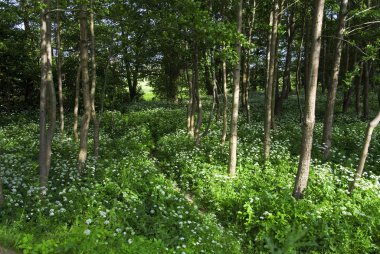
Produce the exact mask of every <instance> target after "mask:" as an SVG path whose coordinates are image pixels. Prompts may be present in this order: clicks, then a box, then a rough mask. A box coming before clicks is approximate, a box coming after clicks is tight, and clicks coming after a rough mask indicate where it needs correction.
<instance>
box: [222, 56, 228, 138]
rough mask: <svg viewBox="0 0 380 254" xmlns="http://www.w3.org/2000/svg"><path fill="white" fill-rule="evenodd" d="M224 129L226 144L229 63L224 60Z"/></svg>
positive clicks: (223, 135)
mask: <svg viewBox="0 0 380 254" xmlns="http://www.w3.org/2000/svg"><path fill="white" fill-rule="evenodd" d="M222 65H223V131H222V138H221V141H220V144H221V145H224V143H225V142H226V137H227V64H226V61H225V60H223V64H222Z"/></svg>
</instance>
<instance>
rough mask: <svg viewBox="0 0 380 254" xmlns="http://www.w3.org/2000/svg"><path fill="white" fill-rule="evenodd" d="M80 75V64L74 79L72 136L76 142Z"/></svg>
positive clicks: (77, 137)
mask: <svg viewBox="0 0 380 254" xmlns="http://www.w3.org/2000/svg"><path fill="white" fill-rule="evenodd" d="M80 73H81V68H80V64H79V65H78V68H77V74H76V78H75V99H74V125H73V134H74V139H75V141H78V139H79V136H78V110H79V90H80Z"/></svg>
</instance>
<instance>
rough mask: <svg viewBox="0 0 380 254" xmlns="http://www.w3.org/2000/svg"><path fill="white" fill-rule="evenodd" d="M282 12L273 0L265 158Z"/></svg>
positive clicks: (265, 120) (267, 154)
mask: <svg viewBox="0 0 380 254" xmlns="http://www.w3.org/2000/svg"><path fill="white" fill-rule="evenodd" d="M279 13H280V3H279V0H274V1H273V11H272V13H271V16H270V19H271V21H270V23H271V28H272V29H271V32H270V36H269V43H268V53H267V54H268V58H267V59H268V67H267V83H266V87H265V118H264V159H265V160H268V159H269V155H270V142H271V136H270V134H271V125H272V121H273V120H272V116H273V115H272V107H273V106H272V104H273V103H274V101H273V89H275V88H274V84H275V83H276V80H275V72H276V70H275V66H276V63H275V61H276V48H277V46H276V45H277V42H278V41H277V36H278V22H279V19H278V15H279Z"/></svg>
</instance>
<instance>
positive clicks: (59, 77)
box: [56, 1, 65, 134]
mask: <svg viewBox="0 0 380 254" xmlns="http://www.w3.org/2000/svg"><path fill="white" fill-rule="evenodd" d="M58 3H59V1H57V9H59V4H58ZM56 38H57V83H58V101H59V119H60V126H59V130H60V131H61V134H63V132H64V129H65V116H64V111H63V94H62V62H61V60H62V50H61V24H60V12H59V11H57V35H56Z"/></svg>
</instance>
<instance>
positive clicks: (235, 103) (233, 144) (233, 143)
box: [228, 0, 243, 176]
mask: <svg viewBox="0 0 380 254" xmlns="http://www.w3.org/2000/svg"><path fill="white" fill-rule="evenodd" d="M242 9H243V0H240V1H239V7H238V9H237V15H236V17H237V32H238V33H241V28H242V16H243V10H242ZM236 53H237V56H238V59H237V63H236V64H235V69H234V82H233V95H232V116H231V130H230V131H231V136H230V162H229V166H228V171H229V174H230V176H234V175H235V174H236V160H237V158H236V150H237V125H238V114H239V96H240V94H239V93H240V92H239V88H240V69H241V67H240V54H241V41H240V39H237V41H236Z"/></svg>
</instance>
